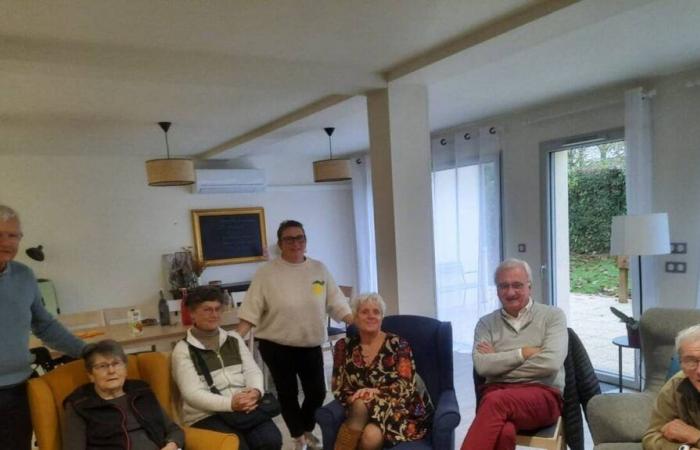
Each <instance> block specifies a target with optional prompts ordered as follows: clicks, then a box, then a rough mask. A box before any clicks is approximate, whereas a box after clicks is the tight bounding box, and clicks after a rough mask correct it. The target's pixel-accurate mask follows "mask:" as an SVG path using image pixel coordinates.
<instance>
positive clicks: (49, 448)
mask: <svg viewBox="0 0 700 450" xmlns="http://www.w3.org/2000/svg"><path fill="white" fill-rule="evenodd" d="M128 358H129V364H128V366H127V378H131V379H140V380H144V381H145V382H147V383H148V384H149V385H150V386H151V389H152V390H153V392H154V393H155V395H156V397H157V398H158V401H159V402H160V404H161V405H162V406H163V409H164V410H165V411H167V413H168V414H169V415H170V417H171V418H173V420H175V421H178V416H177V414H175V412H176V408H175V407H174V400H175V399H176V398H177V392H176V388H175V385H174V383H173V381H172V377H171V376H170V358H169V355H168V354H167V353H159V352H149V353H141V354H139V355H129V356H128ZM87 382H89V380H88V377H87V373H86V372H85V366H84V364H83V361H73V362H71V363H68V364H65V365H63V366H59V367H57V368H56V369H54V370H53V371H51V372H49V373H47V374H46V375H44V376H42V377H39V378H34V379H31V380H29V384H28V389H27V390H28V395H29V405H30V408H31V414H32V423H33V425H34V432H35V433H36V438H37V441H38V444H39V448H40V449H41V450H61V422H62V420H63V400H64V399H65V398H66V397H67V396H68V395H69V394H70V393H71V392H73V391H74V390H75V388H77V387H78V386H80V385H82V384H85V383H87ZM183 428H184V429H185V447H186V448H187V450H217V449H220V450H236V449H238V438H237V437H236V436H235V435H229V434H223V433H217V432H214V431H208V430H201V429H197V428H190V427H183Z"/></svg>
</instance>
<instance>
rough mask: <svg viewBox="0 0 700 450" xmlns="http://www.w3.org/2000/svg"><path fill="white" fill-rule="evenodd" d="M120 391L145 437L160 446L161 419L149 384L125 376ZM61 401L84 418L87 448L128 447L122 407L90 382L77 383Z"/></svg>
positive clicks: (109, 449)
mask: <svg viewBox="0 0 700 450" xmlns="http://www.w3.org/2000/svg"><path fill="white" fill-rule="evenodd" d="M124 392H125V394H126V396H127V399H128V404H129V407H130V408H131V412H132V413H133V414H134V416H135V417H136V420H137V421H138V422H139V424H140V425H141V427H143V429H144V430H145V431H146V434H148V437H149V438H150V439H151V440H152V441H153V442H154V443H156V445H158V446H159V447H163V446H164V445H165V444H166V442H165V436H166V429H165V420H164V418H163V412H162V410H161V407H160V403H158V399H157V398H156V396H155V394H154V393H153V391H152V390H151V388H150V387H149V386H148V384H147V383H146V382H144V381H141V380H126V382H125V383H124ZM63 403H64V406H65V405H66V404H67V403H71V404H72V406H73V409H75V412H76V413H77V414H78V415H79V416H80V417H81V418H82V419H83V420H84V421H85V425H86V427H85V432H86V433H87V436H86V440H87V450H91V449H100V450H124V449H129V448H130V446H129V436H128V431H127V430H126V429H125V428H124V426H123V424H124V423H125V421H126V411H122V410H121V409H120V408H119V407H117V406H116V405H114V404H112V403H109V402H107V401H105V400H104V399H102V398H101V397H100V396H99V395H97V393H96V392H95V387H94V385H93V384H92V383H87V384H84V385H82V386H80V387H79V388H78V389H76V390H75V391H73V393H72V394H71V395H69V396H68V397H67V398H66V399H65V400H64V402H63Z"/></svg>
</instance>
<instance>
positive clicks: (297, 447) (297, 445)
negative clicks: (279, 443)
mask: <svg viewBox="0 0 700 450" xmlns="http://www.w3.org/2000/svg"><path fill="white" fill-rule="evenodd" d="M307 449H308V447H307V446H306V438H305V437H304V436H303V435H302V436H299V437H298V438H294V450H307Z"/></svg>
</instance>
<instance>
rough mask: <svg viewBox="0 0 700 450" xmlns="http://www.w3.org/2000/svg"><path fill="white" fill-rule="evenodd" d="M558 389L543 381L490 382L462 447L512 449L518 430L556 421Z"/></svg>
mask: <svg viewBox="0 0 700 450" xmlns="http://www.w3.org/2000/svg"><path fill="white" fill-rule="evenodd" d="M561 408H562V399H561V395H560V393H559V390H558V389H555V388H552V387H549V386H544V385H541V384H503V383H494V384H487V385H486V386H485V387H484V389H483V391H482V397H481V402H480V403H479V406H478V409H477V411H476V417H475V418H474V421H473V422H472V425H471V427H469V432H467V437H465V438H464V442H462V449H461V450H513V449H515V434H516V431H517V430H536V429H538V428H542V427H546V426H549V425H551V424H553V423H554V422H556V421H557V418H558V417H559V416H560V415H561Z"/></svg>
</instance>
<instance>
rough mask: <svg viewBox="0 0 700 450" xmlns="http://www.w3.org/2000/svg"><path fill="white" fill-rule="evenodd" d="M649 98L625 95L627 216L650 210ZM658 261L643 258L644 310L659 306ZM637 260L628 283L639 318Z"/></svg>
mask: <svg viewBox="0 0 700 450" xmlns="http://www.w3.org/2000/svg"><path fill="white" fill-rule="evenodd" d="M651 97H652V96H651V95H649V93H647V92H645V91H644V90H643V89H642V88H641V87H638V88H635V89H630V90H628V91H626V92H625V148H626V150H627V151H626V158H625V161H626V172H627V173H626V176H625V180H626V184H627V214H647V213H651V212H655V211H653V210H652V202H653V191H652V186H653V184H652V183H653V174H652V164H653V158H654V154H653V148H652V123H651V102H652V99H651ZM657 259H658V258H655V257H654V256H642V266H643V267H642V279H643V280H644V283H643V289H644V292H643V296H644V310H647V309H649V308H652V307H654V306H656V305H657V304H658V301H657V299H658V290H657V282H656V277H657V274H658V268H657ZM637 261H638V258H636V257H630V280H632V282H631V285H632V304H633V305H634V315H635V316H636V317H639V314H640V310H639V303H640V302H639V285H638V283H637V281H636V280H638V279H639V267H638V264H637Z"/></svg>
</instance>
